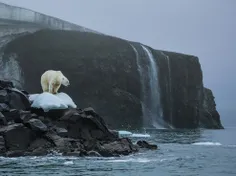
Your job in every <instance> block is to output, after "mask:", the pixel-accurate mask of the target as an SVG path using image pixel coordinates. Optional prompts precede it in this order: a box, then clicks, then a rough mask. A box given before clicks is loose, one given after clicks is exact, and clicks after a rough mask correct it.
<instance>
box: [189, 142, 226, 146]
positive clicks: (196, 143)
mask: <svg viewBox="0 0 236 176" xmlns="http://www.w3.org/2000/svg"><path fill="white" fill-rule="evenodd" d="M192 145H207V146H212V145H213V146H214V145H215V146H219V145H222V144H221V143H219V142H195V143H193V144H192Z"/></svg>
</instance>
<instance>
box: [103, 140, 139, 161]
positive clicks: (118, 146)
mask: <svg viewBox="0 0 236 176" xmlns="http://www.w3.org/2000/svg"><path fill="white" fill-rule="evenodd" d="M137 151H138V148H137V147H135V146H134V145H133V143H132V142H131V141H130V140H129V139H127V138H123V139H120V140H116V141H114V142H109V143H105V144H102V146H101V148H100V150H99V154H101V155H102V156H104V157H109V156H120V155H128V154H131V153H133V152H137Z"/></svg>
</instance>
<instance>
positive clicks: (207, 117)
mask: <svg viewBox="0 0 236 176" xmlns="http://www.w3.org/2000/svg"><path fill="white" fill-rule="evenodd" d="M203 94H204V99H203V112H202V116H201V118H200V126H201V127H203V128H211V129H222V128H224V127H223V126H222V124H221V121H220V115H219V113H218V111H217V110H216V104H215V100H214V99H215V97H214V95H213V93H212V91H211V90H210V89H208V88H204V89H203Z"/></svg>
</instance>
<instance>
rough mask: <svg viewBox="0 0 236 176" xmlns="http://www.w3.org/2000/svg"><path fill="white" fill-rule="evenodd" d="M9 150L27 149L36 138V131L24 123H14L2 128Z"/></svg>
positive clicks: (0, 129)
mask: <svg viewBox="0 0 236 176" xmlns="http://www.w3.org/2000/svg"><path fill="white" fill-rule="evenodd" d="M0 134H1V135H3V136H4V139H5V142H6V148H7V150H10V151H12V150H26V149H27V148H28V146H29V144H30V143H31V141H32V140H33V139H34V138H35V136H34V133H33V132H32V131H31V130H30V129H28V128H27V127H25V126H24V125H23V124H12V125H8V126H6V127H2V128H0Z"/></svg>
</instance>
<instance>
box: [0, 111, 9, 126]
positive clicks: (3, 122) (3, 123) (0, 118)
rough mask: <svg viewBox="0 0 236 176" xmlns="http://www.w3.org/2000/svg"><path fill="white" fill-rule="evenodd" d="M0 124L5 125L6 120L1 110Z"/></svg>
mask: <svg viewBox="0 0 236 176" xmlns="http://www.w3.org/2000/svg"><path fill="white" fill-rule="evenodd" d="M0 125H7V120H6V118H5V116H4V115H3V114H2V113H1V112H0Z"/></svg>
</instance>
